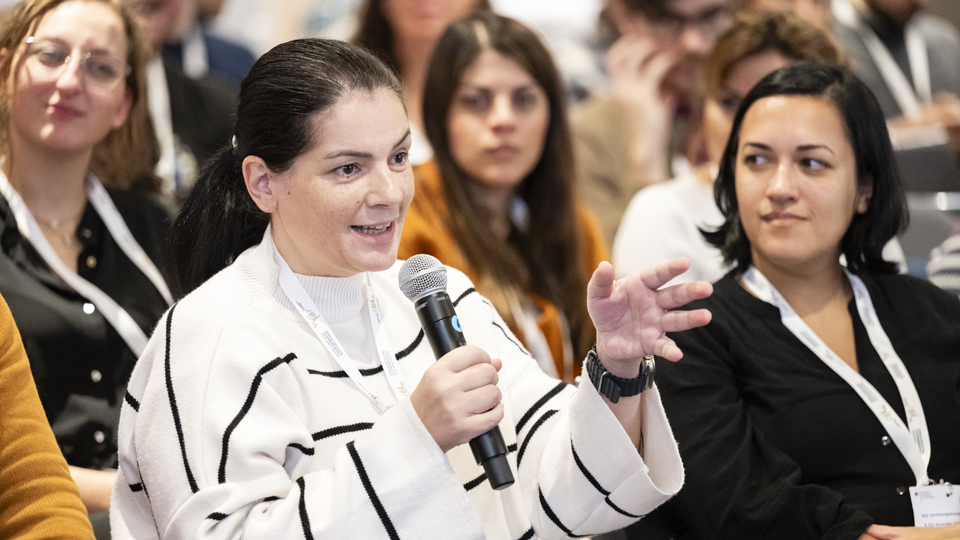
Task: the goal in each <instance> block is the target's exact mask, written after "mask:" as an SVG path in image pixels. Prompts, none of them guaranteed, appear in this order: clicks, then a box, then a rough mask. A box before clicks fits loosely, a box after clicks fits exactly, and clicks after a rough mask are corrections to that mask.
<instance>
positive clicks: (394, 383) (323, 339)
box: [273, 246, 411, 412]
mask: <svg viewBox="0 0 960 540" xmlns="http://www.w3.org/2000/svg"><path fill="white" fill-rule="evenodd" d="M273 259H274V261H275V262H276V263H277V265H278V266H279V267H280V277H279V279H280V288H281V289H283V292H284V293H285V294H286V295H287V298H289V299H290V302H291V303H292V304H293V306H294V307H295V308H296V309H297V313H299V314H300V316H301V317H303V320H304V321H306V323H307V324H308V325H309V326H310V328H311V329H312V330H313V333H314V334H316V335H317V339H319V340H320V343H322V344H323V346H324V348H326V349H327V352H328V353H330V356H332V357H333V359H334V360H336V361H337V364H339V365H340V368H341V369H343V371H344V372H345V373H346V374H347V376H349V377H350V380H351V381H353V383H354V384H356V385H357V388H359V389H360V391H361V392H363V393H364V394H366V395H367V396H368V397H369V398H370V399H371V400H373V403H374V404H376V406H377V407H378V408H379V409H380V411H381V412H386V411H387V406H386V405H384V403H383V401H382V400H381V399H380V398H379V397H378V396H377V394H376V393H375V392H374V391H373V390H372V389H371V388H370V386H369V385H368V384H367V383H366V382H365V381H364V380H363V376H362V375H361V374H360V370H358V369H357V366H356V365H354V363H353V360H351V359H350V356H349V355H348V354H347V350H346V349H344V348H343V345H341V344H340V340H338V339H337V336H335V335H334V334H333V330H332V329H331V328H330V325H328V324H327V321H326V320H324V318H323V315H321V314H320V310H318V309H317V306H316V304H314V302H313V299H311V298H310V295H309V294H307V290H306V289H304V288H303V284H302V283H300V280H298V279H297V276H296V275H294V273H293V270H291V269H290V265H288V264H287V261H285V260H283V256H282V255H280V252H279V251H277V248H276V246H273ZM366 278H367V282H366V289H367V313H368V315H369V316H370V326H371V327H372V328H373V332H374V335H375V341H376V343H377V350H378V351H379V353H380V361H381V363H382V365H383V371H384V373H386V374H387V379H388V380H389V381H390V386H391V387H392V388H393V392H394V394H396V396H397V400H400V399H402V398H404V397H408V396H409V395H410V392H411V390H410V389H409V388H407V383H406V382H405V381H404V379H403V373H401V372H400V365H399V363H398V362H397V357H396V355H394V354H393V348H391V346H390V342H389V341H388V340H387V330H386V328H384V326H383V321H382V318H381V317H380V303H379V302H378V301H377V297H376V296H375V295H374V293H373V282H372V281H371V280H370V273H369V272H368V273H367V274H366Z"/></svg>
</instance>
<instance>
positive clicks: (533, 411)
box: [517, 382, 567, 433]
mask: <svg viewBox="0 0 960 540" xmlns="http://www.w3.org/2000/svg"><path fill="white" fill-rule="evenodd" d="M566 387H567V383H565V382H561V383H559V384H558V385H556V386H554V387H553V389H552V390H550V391H549V392H547V393H546V394H544V395H543V397H541V398H540V399H538V400H537V402H536V403H534V404H533V406H532V407H530V408H529V409H527V412H525V413H523V416H521V417H520V421H519V422H517V433H520V430H522V429H523V426H525V425H527V422H529V421H530V418H532V417H533V415H534V414H536V412H537V411H539V410H540V408H541V407H543V406H544V405H546V403H547V402H548V401H550V400H551V399H552V398H553V397H554V396H556V395H557V394H559V393H560V392H563V390H564V388H566Z"/></svg>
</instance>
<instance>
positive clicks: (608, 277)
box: [587, 261, 614, 304]
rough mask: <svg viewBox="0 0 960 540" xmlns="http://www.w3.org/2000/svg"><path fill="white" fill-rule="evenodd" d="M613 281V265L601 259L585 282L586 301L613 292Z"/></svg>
mask: <svg viewBox="0 0 960 540" xmlns="http://www.w3.org/2000/svg"><path fill="white" fill-rule="evenodd" d="M613 282H614V279H613V265H612V264H610V263H608V262H607V261H602V262H601V263H600V265H599V266H597V269H596V270H594V271H593V275H592V276H590V281H589V282H588V283H587V303H588V304H589V303H590V300H592V299H596V300H603V299H606V298H609V297H610V294H612V293H613Z"/></svg>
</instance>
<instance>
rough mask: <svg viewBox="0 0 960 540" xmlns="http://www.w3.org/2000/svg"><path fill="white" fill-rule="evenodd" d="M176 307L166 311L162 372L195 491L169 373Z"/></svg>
mask: <svg viewBox="0 0 960 540" xmlns="http://www.w3.org/2000/svg"><path fill="white" fill-rule="evenodd" d="M175 309H177V304H174V305H172V306H170V311H169V312H168V313H167V324H166V331H167V335H166V342H165V343H164V347H165V349H164V353H163V372H164V378H165V379H166V384H167V398H168V399H169V400H170V409H171V412H172V413H173V425H174V427H175V428H176V430H177V439H178V440H179V441H180V456H181V457H182V458H183V468H184V470H185V471H186V473H187V482H189V484H190V491H191V492H192V493H196V492H198V491H200V488H199V487H197V481H196V480H195V479H194V478H193V471H192V470H191V469H190V461H189V460H188V459H187V446H186V443H185V442H184V440H183V426H181V424H180V410H179V409H177V397H176V395H174V392H173V376H172V375H171V374H170V333H171V331H172V329H173V312H174V310H175Z"/></svg>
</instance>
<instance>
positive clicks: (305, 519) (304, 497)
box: [297, 476, 313, 540]
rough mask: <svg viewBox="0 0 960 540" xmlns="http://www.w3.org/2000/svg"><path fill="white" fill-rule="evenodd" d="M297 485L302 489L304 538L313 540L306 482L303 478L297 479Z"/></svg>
mask: <svg viewBox="0 0 960 540" xmlns="http://www.w3.org/2000/svg"><path fill="white" fill-rule="evenodd" d="M297 485H298V486H299V487H300V525H301V526H302V527H303V536H304V538H306V539H307V540H313V532H311V531H310V516H308V515H307V494H306V491H307V489H306V482H305V481H304V480H303V477H302V476H301V477H300V478H297Z"/></svg>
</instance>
